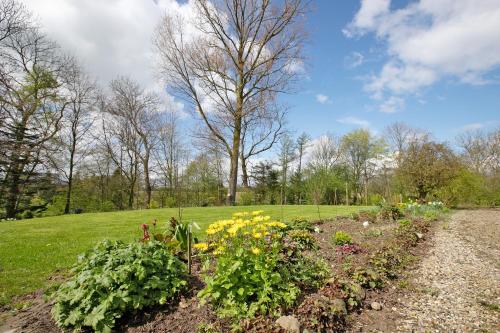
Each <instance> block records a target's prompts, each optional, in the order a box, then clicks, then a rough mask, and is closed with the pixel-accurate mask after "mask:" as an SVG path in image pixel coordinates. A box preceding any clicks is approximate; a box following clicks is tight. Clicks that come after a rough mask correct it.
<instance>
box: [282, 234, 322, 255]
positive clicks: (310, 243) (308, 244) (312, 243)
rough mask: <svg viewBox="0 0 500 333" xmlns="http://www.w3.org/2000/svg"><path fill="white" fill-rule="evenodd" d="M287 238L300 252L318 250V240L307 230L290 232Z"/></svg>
mask: <svg viewBox="0 0 500 333" xmlns="http://www.w3.org/2000/svg"><path fill="white" fill-rule="evenodd" d="M287 236H288V237H289V238H290V240H291V241H292V242H293V243H295V244H296V245H297V247H298V248H299V249H300V250H313V249H317V248H318V244H317V242H316V238H314V236H313V235H311V233H310V232H308V231H306V230H290V231H289V232H288V233H287Z"/></svg>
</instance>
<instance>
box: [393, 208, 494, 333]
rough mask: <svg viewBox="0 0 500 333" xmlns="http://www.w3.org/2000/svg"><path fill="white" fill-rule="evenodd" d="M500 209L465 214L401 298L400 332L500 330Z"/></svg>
mask: <svg viewBox="0 0 500 333" xmlns="http://www.w3.org/2000/svg"><path fill="white" fill-rule="evenodd" d="M499 232H500V211H498V210H474V211H459V212H457V213H455V214H454V215H453V216H452V217H451V219H450V221H449V222H447V223H445V224H444V226H443V228H440V229H439V230H438V231H437V232H436V234H435V236H434V240H433V243H434V246H433V247H431V249H430V252H429V253H428V255H426V257H425V258H424V259H423V260H422V262H421V264H420V265H419V267H418V269H417V271H416V272H414V274H413V281H412V285H413V286H414V287H415V289H414V290H416V292H412V293H410V294H409V295H407V297H406V298H405V299H402V300H401V306H400V307H398V312H399V314H400V315H401V318H402V319H401V320H400V321H399V322H398V324H397V330H398V331H400V332H500V312H499V309H498V306H499V305H500V255H499V253H500V234H499Z"/></svg>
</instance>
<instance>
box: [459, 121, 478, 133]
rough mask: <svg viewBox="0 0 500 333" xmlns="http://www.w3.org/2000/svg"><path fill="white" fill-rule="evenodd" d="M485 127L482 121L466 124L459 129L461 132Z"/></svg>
mask: <svg viewBox="0 0 500 333" xmlns="http://www.w3.org/2000/svg"><path fill="white" fill-rule="evenodd" d="M481 128H484V124H482V123H471V124H467V125H464V126H462V127H460V128H459V129H458V131H459V132H467V131H476V130H480V129H481Z"/></svg>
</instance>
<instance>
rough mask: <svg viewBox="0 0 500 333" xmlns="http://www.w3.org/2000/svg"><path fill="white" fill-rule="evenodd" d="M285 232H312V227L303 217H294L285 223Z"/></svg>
mask: <svg viewBox="0 0 500 333" xmlns="http://www.w3.org/2000/svg"><path fill="white" fill-rule="evenodd" d="M286 225H287V228H286V229H287V230H307V231H311V232H312V231H314V225H313V224H312V223H311V222H310V221H308V220H307V219H306V218H305V217H295V218H293V219H292V220H291V221H289V222H286Z"/></svg>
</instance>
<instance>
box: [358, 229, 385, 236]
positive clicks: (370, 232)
mask: <svg viewBox="0 0 500 333" xmlns="http://www.w3.org/2000/svg"><path fill="white" fill-rule="evenodd" d="M383 234H384V232H383V231H382V230H380V229H371V230H368V231H367V232H365V233H363V235H364V236H365V237H380V236H382V235H383Z"/></svg>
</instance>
